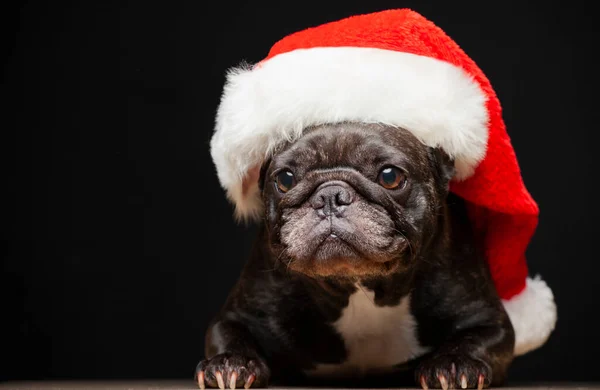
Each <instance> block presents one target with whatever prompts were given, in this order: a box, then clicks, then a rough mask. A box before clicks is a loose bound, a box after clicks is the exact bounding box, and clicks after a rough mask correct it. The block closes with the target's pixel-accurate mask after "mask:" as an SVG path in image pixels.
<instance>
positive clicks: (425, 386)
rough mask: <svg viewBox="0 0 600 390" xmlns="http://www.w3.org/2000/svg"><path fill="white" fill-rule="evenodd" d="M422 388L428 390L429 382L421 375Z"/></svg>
mask: <svg viewBox="0 0 600 390" xmlns="http://www.w3.org/2000/svg"><path fill="white" fill-rule="evenodd" d="M421 387H422V388H423V390H428V389H429V387H428V386H427V381H426V380H425V376H424V375H421Z"/></svg>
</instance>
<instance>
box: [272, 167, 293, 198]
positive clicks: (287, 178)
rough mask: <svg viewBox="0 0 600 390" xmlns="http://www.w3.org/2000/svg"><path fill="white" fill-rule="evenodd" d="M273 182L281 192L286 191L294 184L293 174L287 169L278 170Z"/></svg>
mask: <svg viewBox="0 0 600 390" xmlns="http://www.w3.org/2000/svg"><path fill="white" fill-rule="evenodd" d="M275 182H276V184H277V189H278V190H279V191H281V192H283V193H286V192H288V191H289V190H291V189H292V188H293V187H294V186H295V185H296V179H295V178H294V174H293V173H292V172H290V171H288V170H285V171H281V172H279V173H278V174H277V178H276V180H275Z"/></svg>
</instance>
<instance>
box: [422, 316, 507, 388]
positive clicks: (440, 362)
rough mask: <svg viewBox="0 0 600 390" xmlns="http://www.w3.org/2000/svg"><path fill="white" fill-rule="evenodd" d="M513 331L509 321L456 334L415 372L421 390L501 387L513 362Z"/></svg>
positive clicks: (459, 330) (458, 330)
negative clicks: (431, 389) (432, 389)
mask: <svg viewBox="0 0 600 390" xmlns="http://www.w3.org/2000/svg"><path fill="white" fill-rule="evenodd" d="M513 348H514V331H513V328H512V326H511V324H510V323H509V322H508V318H506V319H505V320H503V321H501V322H500V323H499V324H493V325H482V326H475V327H471V328H467V329H461V328H460V327H458V328H457V331H456V332H455V333H454V334H453V335H452V336H451V337H450V338H449V340H447V341H446V342H445V343H444V344H443V345H442V346H441V347H440V348H439V349H438V350H437V351H434V352H433V353H432V355H431V356H430V357H429V358H428V359H426V360H424V361H423V362H422V363H421V364H420V365H419V366H418V367H417V370H416V372H415V374H416V380H417V382H418V383H419V384H420V385H421V387H423V389H428V388H430V387H431V388H442V389H444V390H446V389H448V388H450V389H454V388H456V389H458V388H462V389H466V388H478V389H482V388H484V387H488V386H490V385H494V386H497V385H501V384H502V383H503V381H504V379H505V376H506V371H507V369H508V366H509V364H510V362H511V361H512V359H513Z"/></svg>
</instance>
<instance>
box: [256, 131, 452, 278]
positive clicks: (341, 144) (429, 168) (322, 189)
mask: <svg viewBox="0 0 600 390" xmlns="http://www.w3.org/2000/svg"><path fill="white" fill-rule="evenodd" d="M453 172H454V171H453V165H452V162H451V161H450V160H449V158H448V157H447V156H446V155H445V154H444V153H442V152H441V151H439V150H437V149H432V148H429V147H427V146H425V145H423V144H422V143H420V142H419V141H418V140H417V139H416V138H415V137H414V136H413V135H412V134H410V133H409V132H408V131H405V130H403V129H399V128H392V127H386V126H383V125H375V124H370V125H367V124H357V123H342V124H335V125H322V126H318V127H315V128H311V129H308V130H307V131H305V133H304V135H303V136H302V137H301V138H300V139H299V140H297V141H296V142H293V143H291V144H288V145H284V146H283V147H281V148H280V149H279V150H277V151H276V152H275V153H274V155H273V157H272V158H271V159H270V160H269V161H267V162H266V163H265V165H264V166H263V168H262V171H261V179H260V182H261V188H262V197H263V201H264V202H265V205H266V209H265V213H266V215H265V220H266V224H267V228H268V231H269V233H270V234H269V239H270V247H271V250H272V251H273V255H274V256H275V258H276V259H278V260H277V261H278V262H280V263H283V264H284V266H285V267H287V268H288V269H289V270H291V271H296V272H301V273H304V274H307V275H309V276H312V277H319V276H335V277H352V278H354V277H362V276H375V275H385V274H389V273H392V272H398V271H401V270H403V269H406V268H407V267H410V266H411V264H413V263H414V262H415V259H416V258H417V257H418V254H419V251H420V250H421V249H422V247H423V246H424V245H426V244H427V242H428V241H429V240H430V239H431V238H432V236H434V235H435V234H436V231H437V227H438V224H439V221H440V215H441V214H443V204H444V202H445V196H446V193H447V188H448V182H449V180H450V179H451V177H452V175H453Z"/></svg>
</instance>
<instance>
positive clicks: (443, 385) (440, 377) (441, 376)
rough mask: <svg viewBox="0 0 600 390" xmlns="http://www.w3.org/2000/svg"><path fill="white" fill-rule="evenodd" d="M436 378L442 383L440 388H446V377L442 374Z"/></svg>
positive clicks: (446, 389) (445, 389) (444, 389)
mask: <svg viewBox="0 0 600 390" xmlns="http://www.w3.org/2000/svg"><path fill="white" fill-rule="evenodd" d="M438 379H439V380H440V385H442V389H443V390H448V380H447V379H446V377H445V376H443V375H440V376H439V377H438Z"/></svg>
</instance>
